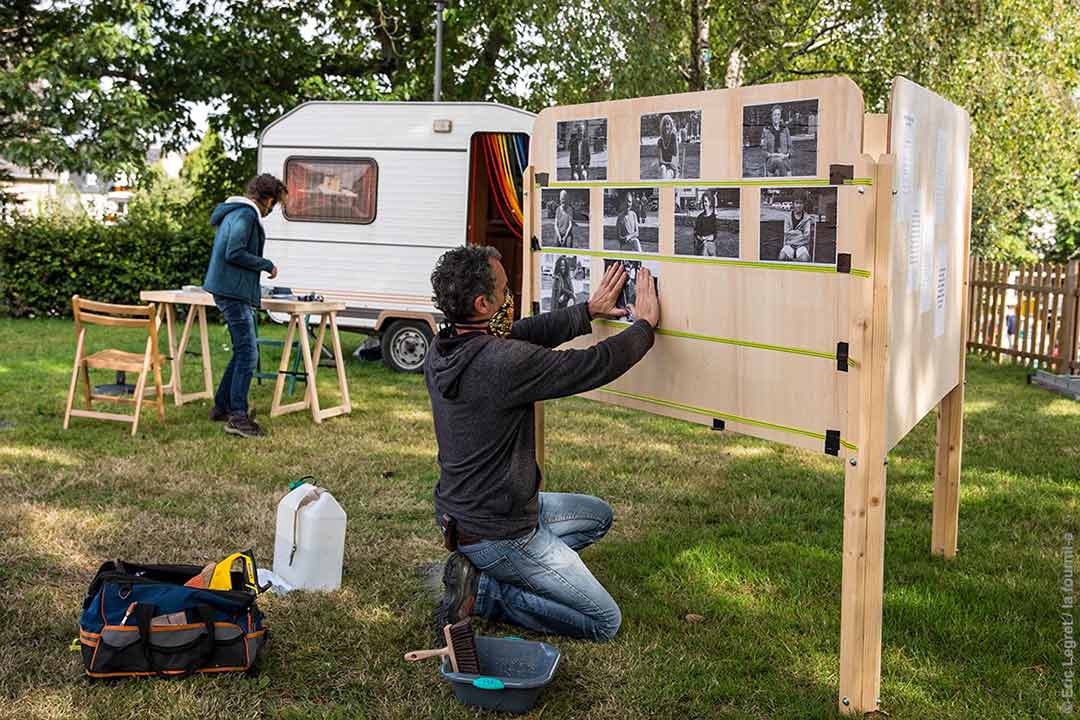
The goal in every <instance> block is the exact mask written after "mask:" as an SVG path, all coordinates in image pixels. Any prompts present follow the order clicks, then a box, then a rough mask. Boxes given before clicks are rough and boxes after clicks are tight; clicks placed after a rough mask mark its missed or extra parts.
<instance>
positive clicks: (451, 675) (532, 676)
mask: <svg viewBox="0 0 1080 720" xmlns="http://www.w3.org/2000/svg"><path fill="white" fill-rule="evenodd" d="M476 652H477V655H478V656H479V658H480V674H479V675H470V674H466V673H456V672H452V671H451V670H450V659H449V658H444V659H443V663H442V667H440V668H439V672H440V673H442V676H443V677H444V678H446V679H447V680H449V681H450V683H451V684H452V685H453V687H454V695H455V696H456V697H457V699H458V701H460V702H461V703H463V704H465V705H475V706H476V707H481V708H484V709H486V710H498V711H500V712H511V713H524V712H528V711H529V709H530V708H532V706H533V705H534V704H535V703H536V698H537V697H538V696H539V695H540V691H541V690H543V689H544V686H545V685H547V684H548V683H549V682H551V678H553V677H554V676H555V668H557V667H558V666H559V658H560V657H561V653H559V648H557V647H554V646H552V645H548V644H547V643H542V642H534V641H532V640H522V639H521V638H515V637H508V638H496V637H483V636H480V635H477V636H476Z"/></svg>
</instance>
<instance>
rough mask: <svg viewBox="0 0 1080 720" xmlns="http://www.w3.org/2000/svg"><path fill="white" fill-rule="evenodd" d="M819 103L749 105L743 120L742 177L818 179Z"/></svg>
mask: <svg viewBox="0 0 1080 720" xmlns="http://www.w3.org/2000/svg"><path fill="white" fill-rule="evenodd" d="M819 117H820V116H819V115H818V101H817V98H814V99H812V100H792V101H788V102H778V103H766V104H764V105H747V106H746V107H744V108H743V120H742V176H743V177H744V178H751V177H816V176H817V146H818V121H819Z"/></svg>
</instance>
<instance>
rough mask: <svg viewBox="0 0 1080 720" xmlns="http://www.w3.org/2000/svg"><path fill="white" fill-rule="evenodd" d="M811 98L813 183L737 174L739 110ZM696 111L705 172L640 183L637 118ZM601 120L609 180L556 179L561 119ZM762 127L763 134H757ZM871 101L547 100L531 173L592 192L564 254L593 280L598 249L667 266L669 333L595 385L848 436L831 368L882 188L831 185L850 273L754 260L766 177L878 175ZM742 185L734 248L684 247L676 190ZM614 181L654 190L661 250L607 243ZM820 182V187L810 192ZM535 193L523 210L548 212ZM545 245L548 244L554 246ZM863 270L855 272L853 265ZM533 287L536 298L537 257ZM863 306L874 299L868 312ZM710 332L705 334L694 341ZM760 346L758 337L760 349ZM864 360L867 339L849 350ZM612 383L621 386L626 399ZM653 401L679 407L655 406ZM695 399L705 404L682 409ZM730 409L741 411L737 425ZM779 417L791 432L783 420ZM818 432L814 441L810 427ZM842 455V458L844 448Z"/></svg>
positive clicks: (806, 441)
mask: <svg viewBox="0 0 1080 720" xmlns="http://www.w3.org/2000/svg"><path fill="white" fill-rule="evenodd" d="M805 98H815V99H816V101H817V102H816V107H817V108H818V110H819V115H818V117H817V118H816V119H815V120H814V123H815V127H816V131H815V132H816V144H817V155H816V159H817V168H816V172H817V175H818V176H819V177H818V178H816V179H814V180H801V179H790V178H760V177H759V178H742V177H741V175H742V172H743V165H742V154H743V149H744V147H743V139H744V132H743V117H744V107H745V106H747V105H762V106H770V104H778V103H779V104H783V103H786V102H789V101H799V100H803V99H805ZM696 109H700V110H701V111H702V115H701V128H702V144H701V164H700V169H701V172H700V177H699V178H695V179H686V180H680V179H676V180H657V179H648V180H641V179H640V173H641V169H642V166H641V164H640V157H639V151H640V147H641V145H640V142H639V140H640V118H641V116H642V115H645V114H652V113H665V112H674V111H678V110H696ZM596 117H606V118H607V119H608V126H607V127H608V135H607V143H608V146H607V150H608V153H607V169H608V180H607V181H606V182H603V183H597V182H593V183H559V182H555V181H554V178H555V177H556V175H555V172H554V162H555V137H556V134H555V133H556V131H555V128H556V123H558V122H560V121H566V120H573V119H578V118H596ZM756 132H760V130H757V131H756ZM862 134H863V103H862V96H861V94H860V93H859V90H858V88H857V87H856V86H855V85H854V83H852V82H851V81H850V80H847V79H846V78H829V79H824V80H813V81H804V82H795V83H780V84H776V85H767V86H757V87H750V88H739V89H735V90H717V91H709V92H703V93H687V94H682V95H673V96H665V97H658V98H641V99H635V100H622V101H613V102H607V103H593V104H586V105H578V106H570V107H556V108H549V109H547V110H544V111H543V112H541V113H540V115H539V117H538V119H537V123H536V127H535V129H534V132H533V135H532V143H533V146H532V148H531V150H530V157H531V158H532V161H533V163H534V166H533V170H534V171H535V172H536V173H548V177H549V182H550V184H551V185H553V186H556V187H570V186H574V185H584V186H586V187H589V189H590V192H591V202H590V214H589V215H590V216H589V222H588V227H589V234H590V244H589V249H588V250H587V251H583V250H569V249H568V250H566V251H565V252H567V253H574V254H578V255H585V256H590V257H591V258H592V266H591V277H592V278H593V285H594V286H595V284H596V283H597V282H598V281H599V278H600V277H602V274H603V258H605V257H624V258H633V259H647V260H648V259H652V260H656V261H658V262H659V263H660V265H661V274H660V301H661V308H662V318H661V332H662V334H660V335H659V336H658V339H657V344H656V347H655V348H654V349H653V350H652V351H651V352H650V353H649V355H648V356H646V358H645V359H644V360H643V361H642V362H641V363H640V364H639V365H638V366H637V367H635V368H633V369H632V370H631V371H630V372H629V373H627V375H626V376H624V377H623V378H620V380H618V381H617V382H616V383H613V384H612V386H611V387H610V388H609V390H613V391H616V392H615V393H613V392H604V391H599V392H596V393H590V394H589V397H591V398H594V399H598V400H601V401H605V402H612V403H617V404H624V405H625V404H630V405H633V406H642V407H645V406H648V408H647V409H649V410H650V411H651V412H656V413H659V414H665V415H669V416H672V417H680V418H683V419H690V420H693V421H696V422H701V423H705V424H708V425H711V424H712V422H713V417H714V416H723V417H725V418H726V420H725V425H726V428H727V429H732V430H737V431H740V432H746V433H747V434H751V435H755V436H758V437H764V438H767V439H769V440H775V441H780V442H786V443H789V444H792V445H796V446H798V447H806V448H811V449H816V450H818V451H822V450H824V435H825V433H826V431H827V430H834V431H839V432H840V434H841V437H842V438H844V439H845V440H847V441H849V442H851V443H854V442H855V440H857V438H856V439H855V440H849V436H850V435H851V433H852V432H854V429H852V430H851V431H849V430H848V427H847V425H848V423H847V412H848V405H849V402H848V395H847V384H848V381H849V380H848V379H849V377H850V374H849V373H850V372H857V371H858V370H857V369H856V367H854V366H852V367H851V368H850V369H849V372H841V371H839V370H838V369H837V361H836V353H837V343H839V342H847V341H848V338H849V334H850V327H851V323H852V322H853V318H854V315H853V314H852V312H851V306H852V303H853V302H864V301H866V298H868V297H869V296H868V295H866V294H864V293H862V292H856V291H855V289H856V288H857V287H860V286H864V285H869V283H870V282H871V281H870V279H869V277H868V275H869V272H868V270H867V269H868V268H869V267H870V266H871V265H872V262H873V259H872V258H873V241H874V217H875V196H874V193H873V192H868V190H871V189H872V188H870V187H868V186H866V185H839V186H833V187H832V188H831V192H835V193H836V203H837V204H836V209H835V217H831V218H829V222H830V224H834V225H835V227H836V252H837V253H846V254H849V255H850V256H851V258H852V265H853V266H854V267H855V269H856V271H857V272H856V273H855V274H847V273H838V272H836V266H835V264H833V265H828V266H824V265H815V266H813V267H808V266H806V265H802V264H794V263H779V262H772V261H770V262H765V263H761V256H760V236H759V229H760V206H761V196H762V187H775V186H788V185H792V186H797V185H805V186H808V187H810V186H815V185H825V184H827V180H826V178H827V177H828V172H829V166H830V165H832V164H842V165H849V166H851V167H852V171H853V175H854V176H855V177H857V178H868V177H871V176H872V175H873V174H874V172H875V167H876V166H875V164H874V160H873V158H870V157H868V156H863V155H861V144H862ZM683 186H685V187H695V186H698V187H701V186H704V187H735V188H736V189H737V192H738V193H739V205H740V207H739V257H738V258H732V259H726V258H721V259H715V260H714V259H711V258H697V257H687V256H676V255H674V252H675V239H674V238H675V232H676V230H675V222H674V212H675V205H676V196H675V193H676V188H679V187H683ZM614 187H628V188H635V187H659V188H660V193H659V203H658V209H657V212H658V213H659V216H660V228H659V248H658V252H657V253H655V254H652V253H642V254H637V253H622V252H618V251H609V250H605V249H604V236H603V233H604V225H603V210H604V200H603V194H604V190H605V189H610V188H614ZM815 190H816V188H815ZM540 195H541V193H539V192H535V191H534V192H533V193H532V198H531V199H532V202H527V203H526V207H527V208H528V210H529V212H530V214H534V215H536V216H539V214H540V213H542V212H543V208H541V205H540ZM550 251H552V249H551V248H543V250H542V251H541V252H550ZM859 271H861V272H859ZM530 277H531V279H532V287H531V288H530V293H529V296H530V297H531V298H532V299H534V300H536V299H538V298H539V296H540V283H541V280H540V273H539V253H535V252H534V253H533V266H532V268H531V269H530ZM868 313H869V309H868V308H867V309H866V310H865V311H864V313H863V315H866V314H868ZM620 329H621V327H620V326H619V325H618V324H602V323H595V324H594V331H593V334H592V335H591V336H587V337H584V338H579V339H578V340H576V341H575V342H574V343H571V344H570V346H574V347H584V346H587V345H590V344H593V343H595V342H598V341H599V340H601V339H603V338H605V337H608V336H610V335H612V334H614V333H617V332H618V331H619V330H620ZM688 336H705V338H708V339H698V338H697V337H688ZM763 346H764V347H763ZM850 352H851V356H852V357H853V358H854V359H855V361H856V362H858V354H859V348H851V351H850ZM616 393H625V395H619V394H616ZM640 398H650V399H652V400H653V401H662V402H665V403H671V404H675V405H678V406H679V407H673V406H671V405H663V404H660V403H659V402H647V401H644V400H641V399H640ZM682 406H692V407H695V408H699V409H707V410H709V411H712V412H709V413H699V412H692V411H687V410H685V409H682ZM732 418H744V419H746V420H747V422H739V421H738V420H733V419H732ZM777 426H780V427H783V428H788V430H783V429H777ZM816 436H820V437H816ZM840 454H845V451H844V450H843V449H842V450H841V453H840Z"/></svg>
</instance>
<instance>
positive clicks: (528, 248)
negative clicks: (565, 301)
mask: <svg viewBox="0 0 1080 720" xmlns="http://www.w3.org/2000/svg"><path fill="white" fill-rule="evenodd" d="M539 201H540V188H538V187H537V186H536V168H535V167H533V166H532V165H529V166H528V167H527V168H525V172H524V173H523V174H522V177H521V207H522V209H523V210H524V222H523V224H522V228H521V265H522V268H521V305H522V308H521V316H522V317H526V316H528V315H531V314H532V304H533V301H534V300H535V301H539V300H540V287H539V286H538V285H536V284H535V283H536V282H537V276H536V266H535V264H534V260H536V259H537V258H534V257H533V248H532V240H533V237H535V236H537V235H538V233H539V227H538V226H537V221H536V218H537V210H538V209H539V206H540V205H539ZM533 437H534V440H535V442H536V464H537V465H538V466H539V467H540V472H541V480H540V488H541V489H543V474H542V473H543V471H544V403H542V402H538V403H533Z"/></svg>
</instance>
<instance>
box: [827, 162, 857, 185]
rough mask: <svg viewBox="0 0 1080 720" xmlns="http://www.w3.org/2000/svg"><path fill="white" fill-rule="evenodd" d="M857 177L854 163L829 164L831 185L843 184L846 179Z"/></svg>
mask: <svg viewBox="0 0 1080 720" xmlns="http://www.w3.org/2000/svg"><path fill="white" fill-rule="evenodd" d="M854 179H855V166H854V165H830V166H829V184H830V185H843V184H844V181H845V180H854Z"/></svg>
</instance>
